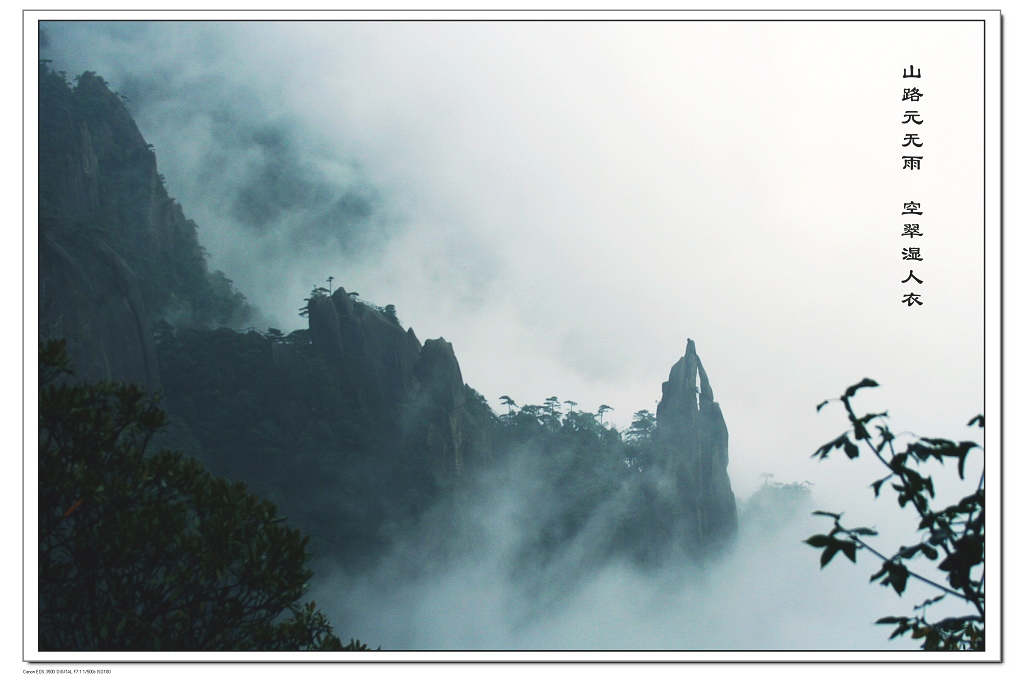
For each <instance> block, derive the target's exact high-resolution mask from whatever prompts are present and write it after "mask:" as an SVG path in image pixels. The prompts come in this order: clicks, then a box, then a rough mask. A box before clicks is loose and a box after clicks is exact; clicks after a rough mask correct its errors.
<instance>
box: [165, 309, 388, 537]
mask: <svg viewBox="0 0 1024 682" xmlns="http://www.w3.org/2000/svg"><path fill="white" fill-rule="evenodd" d="M156 352H157V359H158V361H159V363H160V372H161V377H162V379H163V391H164V396H165V400H166V406H167V409H168V412H169V413H170V415H171V417H172V419H173V424H172V426H173V425H175V424H176V425H177V428H176V429H175V430H174V431H173V433H170V434H168V435H166V436H164V440H165V443H166V444H167V445H168V446H171V447H178V448H198V450H199V451H200V452H201V454H202V457H203V460H204V463H205V464H206V466H207V467H208V468H209V469H210V470H211V471H212V472H213V473H214V474H216V475H218V476H224V477H226V478H229V479H231V480H236V481H246V482H248V483H249V485H250V487H251V489H252V490H253V491H254V492H256V493H258V494H260V495H263V496H265V497H268V498H270V499H273V500H275V501H276V502H277V503H278V504H279V505H280V507H281V508H282V509H283V510H284V512H285V513H286V514H287V515H288V516H289V518H291V519H292V520H293V521H295V523H297V524H298V525H299V526H300V527H301V528H303V529H304V530H305V531H307V532H308V533H310V535H311V536H312V538H313V539H312V541H311V542H312V546H313V548H314V549H315V550H316V552H317V555H318V556H323V555H325V554H326V553H332V554H334V555H337V556H343V555H344V556H353V557H354V556H358V555H364V554H367V553H368V552H370V551H372V550H373V549H375V548H377V547H379V544H380V534H379V528H380V527H381V526H382V525H383V524H385V523H386V522H387V521H388V519H389V518H391V517H393V516H394V515H395V514H400V513H401V512H402V505H401V504H400V503H399V502H398V501H397V500H396V499H395V496H394V495H391V496H389V495H386V494H384V493H383V492H382V486H383V485H384V483H385V480H386V477H388V475H389V474H391V473H393V472H392V471H391V469H390V468H389V467H391V468H393V467H392V465H393V464H395V463H394V462H393V460H389V459H388V457H387V456H386V453H385V445H386V443H385V440H384V436H385V430H384V428H383V427H382V425H381V423H380V419H381V416H380V415H373V414H370V413H369V412H368V411H367V410H366V409H364V408H361V407H360V406H358V405H356V404H353V403H352V402H350V401H348V400H346V399H345V396H344V391H343V386H342V380H341V377H339V375H338V374H337V373H335V372H333V371H331V369H330V367H329V365H328V363H327V362H326V361H325V360H324V358H323V357H321V356H320V355H319V354H317V353H316V352H315V348H314V347H313V346H312V344H311V343H310V342H309V330H306V329H302V330H297V331H295V332H292V333H290V334H287V335H285V334H283V333H282V332H280V331H279V330H274V331H272V332H271V331H268V333H267V334H266V335H264V334H260V333H259V332H256V331H249V332H246V333H241V332H237V331H233V330H230V329H223V328H222V329H214V330H205V329H178V330H176V329H174V328H173V327H171V326H170V325H168V324H166V323H163V324H158V325H157V329H156ZM171 436H177V439H176V440H174V439H172V438H171ZM382 463H387V464H386V465H385V464H382Z"/></svg>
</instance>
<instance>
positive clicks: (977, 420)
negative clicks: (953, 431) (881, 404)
mask: <svg viewBox="0 0 1024 682" xmlns="http://www.w3.org/2000/svg"><path fill="white" fill-rule="evenodd" d="M818 409H819V410H820V409H821V407H820V406H819V407H818ZM975 423H977V424H978V428H981V429H983V428H985V415H983V414H979V415H977V416H975V417H973V418H972V419H971V421H969V422H967V425H968V426H974V424H975Z"/></svg>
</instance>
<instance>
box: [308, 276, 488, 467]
mask: <svg viewBox="0 0 1024 682" xmlns="http://www.w3.org/2000/svg"><path fill="white" fill-rule="evenodd" d="M308 310H309V331H310V339H311V341H312V343H313V347H314V349H315V350H316V351H317V353H318V354H319V355H320V356H322V357H323V358H324V360H325V361H326V362H327V365H328V367H329V368H330V371H331V372H332V373H333V375H334V376H335V377H337V381H338V385H339V386H340V387H341V391H342V394H343V396H344V397H345V398H346V399H347V400H348V401H349V402H350V403H351V404H353V405H355V406H357V407H358V408H360V409H362V410H365V411H366V412H368V413H370V414H373V415H375V416H376V417H377V418H378V419H379V420H380V425H381V427H382V428H383V429H384V431H385V432H386V433H387V434H388V435H389V437H390V438H391V439H392V441H393V445H394V447H393V452H394V454H395V456H398V457H406V458H410V459H413V460H415V462H413V463H414V464H418V465H424V466H425V468H426V469H428V470H429V471H430V472H431V473H432V474H433V475H434V476H435V477H436V478H437V479H438V480H439V481H450V480H452V479H454V478H457V477H459V476H461V475H462V474H463V473H464V472H465V471H466V470H467V468H472V467H475V466H477V465H479V464H481V463H483V462H484V461H486V460H487V459H488V458H489V456H490V455H489V448H488V446H487V442H486V441H487V438H486V434H485V433H484V431H483V430H482V429H481V428H480V427H479V425H478V424H477V423H476V420H474V418H473V416H472V414H471V413H470V410H469V407H468V405H467V395H468V391H469V389H468V388H467V387H466V385H465V383H463V379H462V370H461V369H460V368H459V361H458V359H456V357H455V351H454V349H453V347H452V344H451V343H449V342H448V341H445V340H444V339H443V338H440V339H428V340H427V341H426V342H425V343H423V344H422V345H421V344H420V342H419V340H418V339H417V338H416V334H415V332H414V331H413V330H412V329H411V328H410V329H408V330H405V329H403V328H402V326H401V325H400V324H399V323H398V322H397V321H395V320H393V319H391V318H389V317H387V316H386V315H385V314H384V313H383V312H381V310H379V309H378V308H377V307H376V306H374V305H372V304H369V303H366V302H363V301H360V300H358V299H355V298H354V297H353V296H351V295H349V294H348V293H347V292H346V291H345V289H344V288H338V290H336V291H335V292H334V293H333V294H332V295H330V296H327V295H314V296H313V297H312V298H310V300H309V307H308Z"/></svg>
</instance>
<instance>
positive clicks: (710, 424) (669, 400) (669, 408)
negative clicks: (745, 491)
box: [652, 339, 737, 553]
mask: <svg viewBox="0 0 1024 682" xmlns="http://www.w3.org/2000/svg"><path fill="white" fill-rule="evenodd" d="M661 387H662V394H661V402H659V403H658V420H657V427H656V428H655V431H654V434H653V438H652V451H653V455H654V459H655V466H656V468H657V470H658V472H659V474H660V475H662V476H663V477H664V478H665V480H667V481H668V485H669V486H670V493H671V495H672V497H674V499H675V500H676V506H677V509H676V518H677V525H678V527H679V532H680V533H681V536H682V537H683V538H685V542H686V544H687V545H689V546H690V547H692V548H694V549H696V551H697V552H698V553H706V552H708V551H712V550H714V549H715V548H717V547H719V546H721V545H722V544H723V543H725V542H726V541H728V540H729V539H730V538H732V537H733V536H734V535H735V533H736V523H737V522H736V498H735V496H734V495H733V492H732V486H731V484H730V482H729V474H728V471H727V467H728V465H729V431H728V429H727V428H726V426H725V418H724V417H723V416H722V409H721V408H720V407H719V405H718V403H716V402H715V394H714V392H713V391H712V389H711V383H710V382H709V381H708V375H707V373H706V372H705V371H704V365H703V364H702V363H701V361H700V357H698V355H697V349H696V346H695V345H694V343H693V341H692V340H690V339H687V341H686V354H685V355H684V356H683V357H682V358H680V359H679V362H677V363H676V364H675V365H673V367H672V370H671V371H670V372H669V378H668V381H666V382H664V383H663V384H662V385H661Z"/></svg>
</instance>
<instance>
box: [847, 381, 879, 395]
mask: <svg viewBox="0 0 1024 682" xmlns="http://www.w3.org/2000/svg"><path fill="white" fill-rule="evenodd" d="M875 386H878V382H877V381H875V380H874V379H868V378H864V379H861V380H860V381H858V382H857V383H856V384H854V385H853V386H850V387H849V388H847V389H846V397H847V398H852V397H853V396H854V394H855V393H856V392H857V391H859V390H860V389H862V388H873V387H875Z"/></svg>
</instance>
